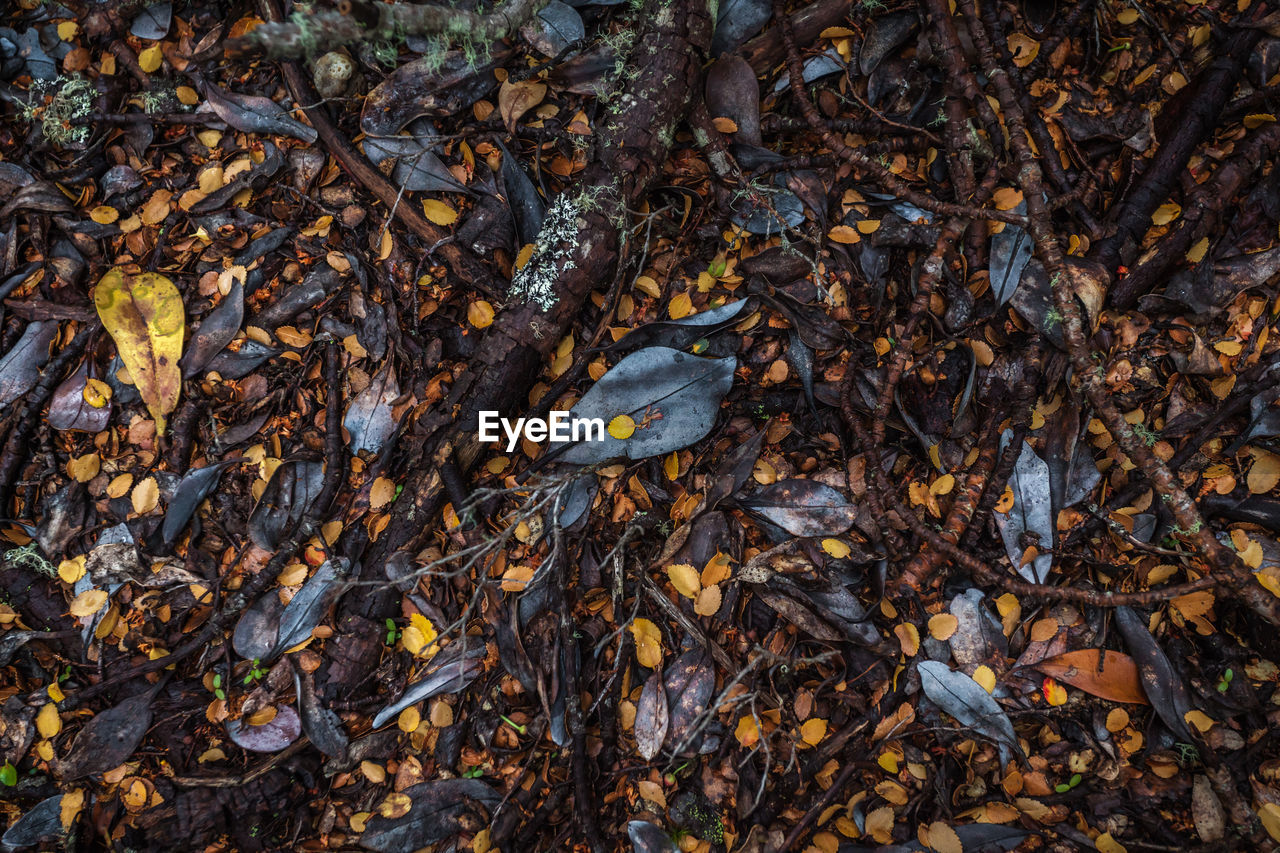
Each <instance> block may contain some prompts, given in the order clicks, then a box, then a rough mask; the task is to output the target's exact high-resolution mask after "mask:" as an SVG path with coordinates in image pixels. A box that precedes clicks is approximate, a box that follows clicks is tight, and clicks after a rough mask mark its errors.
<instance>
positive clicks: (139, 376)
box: [93, 269, 186, 433]
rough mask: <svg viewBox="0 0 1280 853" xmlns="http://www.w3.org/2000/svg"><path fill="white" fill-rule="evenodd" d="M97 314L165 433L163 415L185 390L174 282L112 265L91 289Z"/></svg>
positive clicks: (181, 320)
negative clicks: (123, 269) (183, 387)
mask: <svg viewBox="0 0 1280 853" xmlns="http://www.w3.org/2000/svg"><path fill="white" fill-rule="evenodd" d="M93 301H94V304H95V305H96V306H97V308H98V316H99V317H101V318H102V325H103V326H105V327H106V329H107V331H108V332H109V333H110V334H111V337H112V339H114V340H115V342H116V348H117V349H119V351H120V360H121V361H123V362H124V366H125V367H126V368H127V369H128V370H129V376H130V377H131V378H132V379H133V384H134V385H135V386H137V388H138V394H139V395H140V396H141V397H142V402H144V403H146V404H147V411H149V412H150V413H151V417H153V418H154V419H155V422H156V431H157V432H161V433H163V432H164V426H165V417H166V416H167V415H168V414H169V413H170V412H172V411H173V410H174V408H176V407H177V405H178V395H179V393H181V391H182V369H181V368H180V367H179V366H178V359H180V358H181V357H182V336H183V332H184V330H185V325H186V312H185V311H184V309H183V306H182V296H181V294H179V293H178V288H176V287H174V286H173V282H172V281H170V280H169V279H167V278H165V277H164V276H162V275H159V274H157V273H151V272H144V273H139V274H138V275H134V276H129V275H125V274H124V273H123V272H121V271H120V270H118V269H117V270H111V271H110V272H108V273H107V274H106V275H104V276H103V277H102V280H101V281H99V282H98V286H97V287H96V288H94V290H93Z"/></svg>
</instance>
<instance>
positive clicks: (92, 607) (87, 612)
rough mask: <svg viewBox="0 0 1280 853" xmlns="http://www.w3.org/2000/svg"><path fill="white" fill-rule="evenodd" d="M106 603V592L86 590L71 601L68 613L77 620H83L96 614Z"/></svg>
mask: <svg viewBox="0 0 1280 853" xmlns="http://www.w3.org/2000/svg"><path fill="white" fill-rule="evenodd" d="M106 603H107V592H106V590H102V589H86V590H85V591H84V592H82V593H80V594H79V595H77V596H76V597H75V598H74V599H73V600H72V602H71V608H70V611H69V612H70V613H71V615H72V616H75V617H76V618H77V619H84V618H85V617H88V616H92V615H93V614H95V613H97V612H98V611H99V610H101V609H102V605H104V604H106Z"/></svg>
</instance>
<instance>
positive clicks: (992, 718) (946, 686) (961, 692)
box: [917, 660, 1022, 764]
mask: <svg viewBox="0 0 1280 853" xmlns="http://www.w3.org/2000/svg"><path fill="white" fill-rule="evenodd" d="M917 669H918V670H919V672H920V686H921V688H922V689H923V690H924V694H925V695H926V696H928V697H929V701H931V702H933V703H934V704H935V705H937V706H938V707H939V708H941V709H942V710H943V711H946V712H947V713H948V714H950V715H951V716H952V717H954V718H955V719H956V720H957V721H959V722H960V723H961V725H964V726H967V727H969V728H971V729H973V730H974V731H975V732H977V733H978V734H981V735H982V736H983V737H986V738H988V739H989V740H991V741H993V742H995V743H996V745H997V746H998V747H999V749H1000V756H1001V763H1002V764H1007V763H1008V762H1009V759H1010V758H1011V757H1012V756H1014V755H1022V748H1021V747H1020V746H1019V745H1018V736H1017V735H1016V734H1015V733H1014V731H1013V724H1012V723H1011V722H1009V717H1008V716H1007V715H1006V714H1005V712H1004V709H1003V708H1001V707H1000V706H999V705H998V704H997V703H996V700H995V699H993V698H991V694H990V693H988V692H987V691H986V690H984V689H983V688H982V685H980V684H978V683H977V682H976V681H974V680H973V679H972V678H970V677H969V676H967V675H965V674H964V673H963V672H954V671H952V669H951V668H950V667H948V666H947V665H946V664H945V663H940V662H938V661H932V660H927V661H921V662H920V663H919V664H917Z"/></svg>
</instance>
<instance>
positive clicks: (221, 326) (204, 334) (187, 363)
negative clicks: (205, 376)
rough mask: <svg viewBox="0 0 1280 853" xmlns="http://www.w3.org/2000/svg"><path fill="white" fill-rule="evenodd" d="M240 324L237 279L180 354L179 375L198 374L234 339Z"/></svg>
mask: <svg viewBox="0 0 1280 853" xmlns="http://www.w3.org/2000/svg"><path fill="white" fill-rule="evenodd" d="M243 322H244V285H243V284H242V283H241V282H240V279H238V278H237V279H234V280H233V283H232V285H231V291H230V292H229V293H228V294H227V295H226V296H224V297H223V298H222V301H221V302H219V303H218V307H216V308H214V309H213V310H212V311H210V312H209V313H208V315H207V316H205V318H204V319H203V320H201V321H200V328H198V329H196V331H195V334H194V335H192V337H191V343H190V344H188V346H187V350H186V352H184V353H183V354H182V375H183V376H184V377H185V378H188V379H190V378H191V377H192V376H195V375H196V374H197V373H199V372H200V371H201V370H202V369H203V368H204V366H205V365H206V364H208V363H209V362H210V361H212V360H213V357H214V356H216V355H217V354H218V353H220V352H222V351H223V350H224V349H226V346H227V344H229V343H231V341H232V340H234V339H235V336H236V335H237V334H239V332H240V324H241V323H243Z"/></svg>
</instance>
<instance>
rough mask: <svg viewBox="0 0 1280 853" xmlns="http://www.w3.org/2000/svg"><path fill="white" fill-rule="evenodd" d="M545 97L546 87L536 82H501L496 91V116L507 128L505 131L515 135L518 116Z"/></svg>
mask: <svg viewBox="0 0 1280 853" xmlns="http://www.w3.org/2000/svg"><path fill="white" fill-rule="evenodd" d="M546 95H547V85H546V84H545V83H539V82H538V81H536V80H521V81H520V82H519V83H512V82H511V81H510V80H504V81H502V87H501V88H500V89H499V90H498V114H499V115H501V116H502V123H503V124H505V125H506V126H507V130H509V131H511V132H512V133H515V132H516V122H517V121H519V120H520V116H522V115H524V114H525V113H526V112H528V111H529V110H530V109H532V108H533V107H536V106H537V105H538V104H540V103H542V99H543V98H544V97H546Z"/></svg>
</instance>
